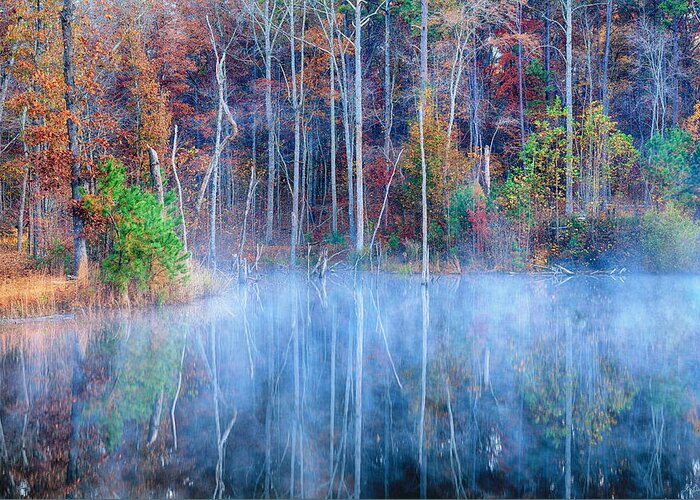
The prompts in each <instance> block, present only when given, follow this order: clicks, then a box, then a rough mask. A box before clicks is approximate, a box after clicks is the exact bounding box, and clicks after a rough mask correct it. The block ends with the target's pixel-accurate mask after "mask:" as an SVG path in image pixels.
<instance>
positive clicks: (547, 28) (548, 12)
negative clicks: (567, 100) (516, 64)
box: [543, 0, 552, 105]
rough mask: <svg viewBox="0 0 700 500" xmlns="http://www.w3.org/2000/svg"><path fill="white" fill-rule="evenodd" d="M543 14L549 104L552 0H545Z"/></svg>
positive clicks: (550, 94) (545, 81)
mask: <svg viewBox="0 0 700 500" xmlns="http://www.w3.org/2000/svg"><path fill="white" fill-rule="evenodd" d="M546 3H547V5H546V7H545V15H544V47H543V50H544V74H545V80H544V83H545V90H544V92H545V100H546V101H547V104H548V105H549V104H550V103H551V102H552V89H551V88H550V87H551V76H550V70H551V60H552V57H551V54H552V45H551V44H552V20H551V19H552V2H551V0H546Z"/></svg>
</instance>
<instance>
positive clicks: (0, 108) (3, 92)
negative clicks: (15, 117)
mask: <svg viewBox="0 0 700 500" xmlns="http://www.w3.org/2000/svg"><path fill="white" fill-rule="evenodd" d="M16 50H17V46H16V44H13V46H12V47H11V48H10V52H11V54H12V55H11V56H10V60H9V61H7V64H6V65H5V67H4V68H3V69H2V74H0V123H2V119H3V116H4V114H5V102H6V101H7V91H8V89H9V87H10V72H9V71H8V70H9V69H10V68H11V67H12V66H14V65H15V51H16Z"/></svg>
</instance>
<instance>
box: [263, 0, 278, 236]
mask: <svg viewBox="0 0 700 500" xmlns="http://www.w3.org/2000/svg"><path fill="white" fill-rule="evenodd" d="M264 9H265V10H264V13H263V15H264V20H263V23H264V27H263V32H264V37H265V80H266V82H265V121H266V122H267V211H266V217H265V219H266V221H265V243H267V244H270V243H272V225H273V221H274V209H275V175H276V166H275V121H274V117H273V110H272V49H273V47H272V37H271V30H272V15H273V13H274V8H273V9H272V10H271V9H270V0H265V2H264Z"/></svg>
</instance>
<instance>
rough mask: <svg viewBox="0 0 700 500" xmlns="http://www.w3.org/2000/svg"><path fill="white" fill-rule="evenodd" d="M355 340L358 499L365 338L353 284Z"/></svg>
mask: <svg viewBox="0 0 700 500" xmlns="http://www.w3.org/2000/svg"><path fill="white" fill-rule="evenodd" d="M355 311H356V317H357V325H356V327H357V338H356V342H357V344H356V346H355V487H354V489H353V497H354V498H360V494H361V487H362V377H363V360H364V353H363V348H364V338H365V324H364V323H365V304H364V294H363V290H362V284H361V283H355Z"/></svg>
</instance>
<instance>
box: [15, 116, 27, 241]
mask: <svg viewBox="0 0 700 500" xmlns="http://www.w3.org/2000/svg"><path fill="white" fill-rule="evenodd" d="M26 123H27V108H26V107H25V108H24V109H23V110H22V145H23V147H24V162H25V163H24V169H23V173H22V191H21V193H20V198H19V211H18V212H17V252H19V253H22V243H23V242H22V238H23V236H22V233H23V231H24V211H25V207H26V203H27V184H28V182H29V158H28V148H27V142H26V137H25V135H24V134H25V127H26Z"/></svg>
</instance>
